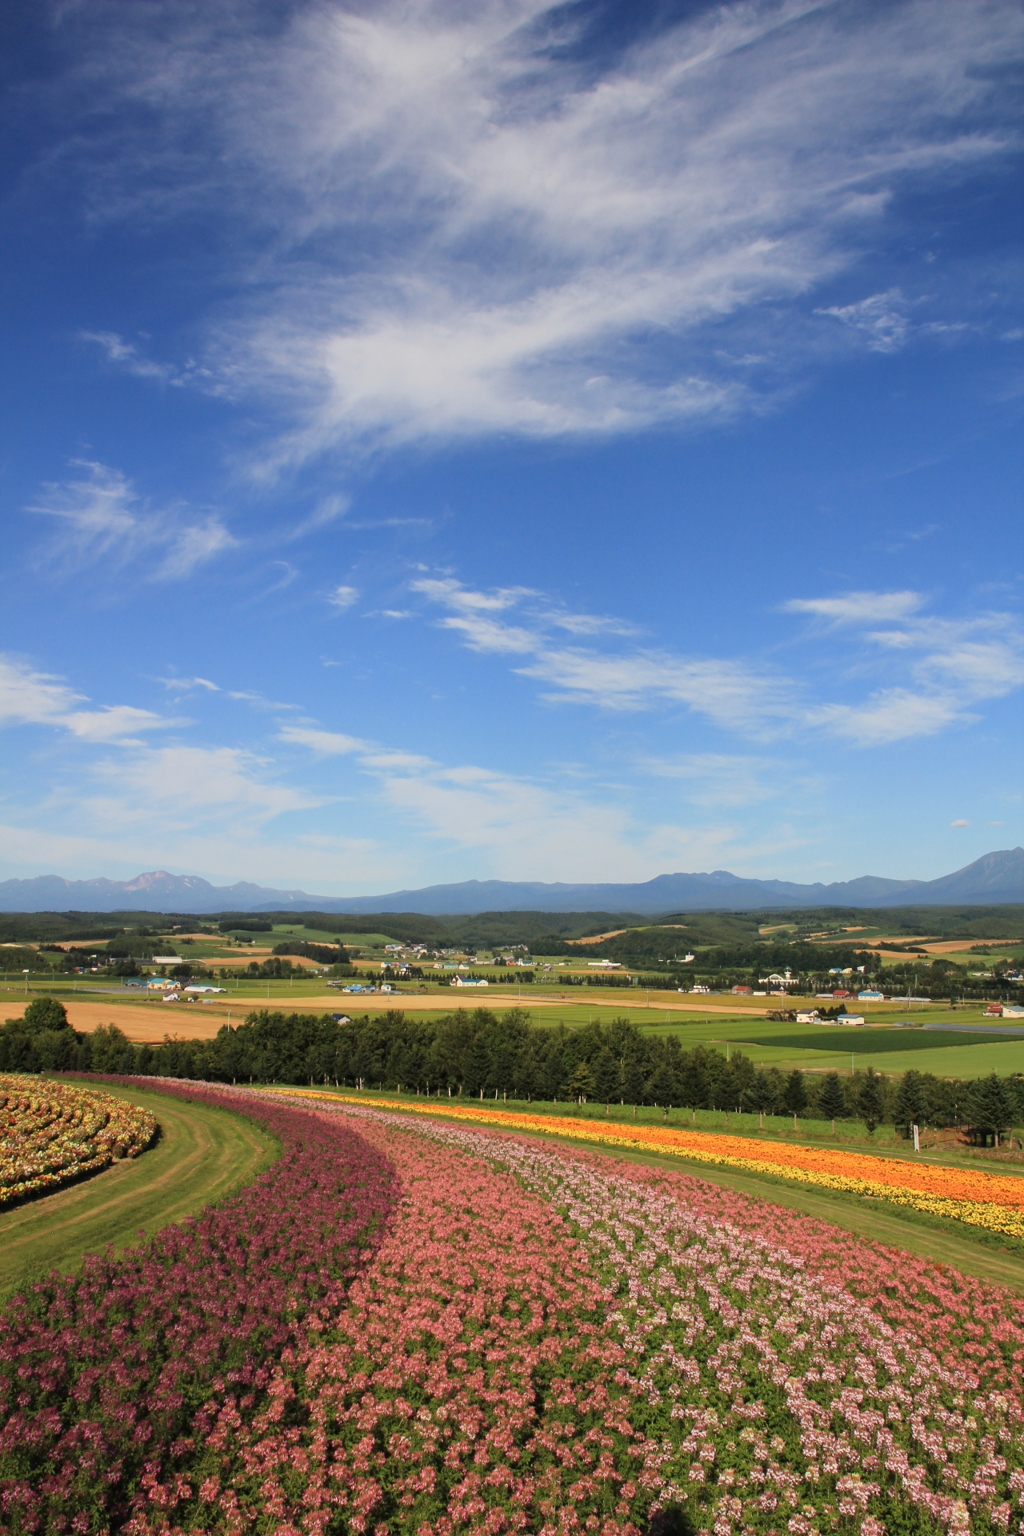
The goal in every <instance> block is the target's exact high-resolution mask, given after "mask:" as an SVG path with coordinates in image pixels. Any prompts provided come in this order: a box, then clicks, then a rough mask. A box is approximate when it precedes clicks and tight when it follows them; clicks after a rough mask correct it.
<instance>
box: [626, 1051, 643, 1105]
mask: <svg viewBox="0 0 1024 1536" xmlns="http://www.w3.org/2000/svg"><path fill="white" fill-rule="evenodd" d="M646 1087H647V1083H646V1080H645V1077H644V1069H643V1065H642V1063H641V1061H640V1058H639V1056H638V1055H636V1054H630V1055H629V1056H627V1057H626V1059H625V1061H624V1062H623V1063H622V1097H623V1098H624V1099H625V1101H626V1103H627V1104H642V1103H643V1102H644V1099H645V1097H646Z"/></svg>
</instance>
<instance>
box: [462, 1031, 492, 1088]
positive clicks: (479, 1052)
mask: <svg viewBox="0 0 1024 1536" xmlns="http://www.w3.org/2000/svg"><path fill="white" fill-rule="evenodd" d="M490 1071H491V1053H490V1051H489V1050H488V1049H487V1041H486V1040H485V1039H484V1036H483V1034H482V1033H480V1034H476V1035H474V1036H473V1039H472V1040H471V1041H470V1044H469V1049H468V1050H467V1051H466V1054H465V1056H464V1057H463V1062H462V1087H463V1092H464V1093H467V1094H469V1095H470V1097H472V1096H473V1095H474V1094H477V1093H479V1092H480V1090H481V1088H486V1087H487V1079H488V1077H489V1076H490Z"/></svg>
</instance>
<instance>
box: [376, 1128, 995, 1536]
mask: <svg viewBox="0 0 1024 1536" xmlns="http://www.w3.org/2000/svg"><path fill="white" fill-rule="evenodd" d="M356 1113H359V1111H356ZM363 1113H366V1112H363ZM417 1130H418V1131H419V1132H420V1133H421V1134H422V1135H426V1136H429V1137H430V1138H431V1139H435V1140H437V1141H440V1142H442V1143H444V1144H446V1145H450V1146H456V1147H460V1148H463V1149H465V1150H467V1151H474V1152H475V1153H476V1155H477V1156H480V1157H485V1158H488V1159H490V1160H491V1161H494V1162H498V1163H499V1164H500V1165H501V1166H503V1167H507V1168H508V1169H509V1170H510V1171H513V1172H514V1173H515V1174H516V1176H517V1177H518V1178H519V1179H520V1180H521V1181H522V1183H523V1184H524V1185H525V1186H526V1187H527V1188H528V1189H530V1190H533V1191H535V1192H537V1193H538V1194H540V1195H542V1196H543V1197H544V1198H546V1199H548V1200H550V1201H551V1202H552V1204H553V1205H554V1206H555V1208H556V1209H558V1210H559V1211H561V1212H562V1213H563V1214H564V1216H565V1218H566V1220H567V1221H568V1223H569V1226H570V1228H571V1229H572V1230H573V1231H575V1232H576V1233H577V1234H579V1236H580V1238H581V1240H582V1241H584V1242H585V1244H586V1245H587V1247H588V1248H589V1250H590V1252H591V1253H592V1255H593V1257H594V1260H595V1261H596V1264H597V1266H598V1272H599V1273H600V1274H602V1275H604V1276H606V1277H607V1279H608V1280H609V1281H610V1282H611V1283H612V1284H615V1285H617V1287H618V1288H619V1291H620V1305H619V1308H618V1311H617V1314H616V1315H615V1316H614V1318H613V1319H612V1320H611V1321H612V1322H613V1323H614V1325H615V1333H616V1334H617V1337H618V1339H619V1340H620V1341H621V1343H622V1344H623V1347H624V1348H625V1349H626V1351H627V1353H628V1355H629V1361H630V1363H629V1367H628V1374H629V1375H630V1376H632V1377H633V1379H634V1380H635V1381H636V1382H637V1383H638V1384H639V1386H640V1388H641V1390H642V1393H643V1410H642V1411H641V1412H640V1413H638V1414H635V1415H634V1417H633V1422H634V1424H635V1425H636V1427H637V1428H639V1429H641V1430H642V1431H643V1433H644V1436H645V1438H646V1440H647V1442H648V1447H651V1446H654V1447H656V1448H657V1449H656V1450H655V1452H654V1453H653V1455H652V1453H651V1451H650V1449H648V1452H647V1455H648V1461H647V1464H646V1470H645V1479H646V1480H647V1481H648V1482H651V1481H653V1482H656V1483H657V1485H658V1486H659V1488H660V1495H659V1499H660V1501H661V1502H672V1501H680V1502H686V1503H688V1504H689V1505H690V1507H691V1509H692V1510H693V1511H694V1512H695V1513H697V1514H698V1517H699V1521H700V1524H701V1525H705V1524H707V1525H709V1526H710V1528H711V1529H712V1530H713V1531H714V1532H715V1533H716V1536H726V1533H730V1532H734V1531H735V1532H769V1531H782V1530H785V1531H787V1532H790V1533H792V1536H812V1533H821V1536H825V1533H826V1532H830V1531H847V1530H848V1531H859V1532H860V1533H861V1536H882V1533H883V1532H886V1531H888V1530H900V1531H903V1530H914V1529H917V1530H921V1531H927V1530H940V1531H948V1532H951V1533H963V1536H967V1533H968V1532H973V1533H978V1536H980V1533H982V1532H986V1533H987V1532H998V1531H1005V1530H1008V1529H1009V1528H1010V1523H1011V1520H1012V1521H1013V1529H1015V1530H1024V1520H1022V1519H1021V1516H1020V1510H1021V1508H1022V1507H1024V1413H1022V1408H1021V1402H1020V1399H1019V1396H1018V1395H1017V1394H1016V1393H1012V1394H1011V1393H1009V1392H1006V1391H997V1390H992V1389H986V1388H984V1387H983V1386H982V1385H981V1383H980V1380H979V1376H978V1372H977V1370H976V1368H975V1367H976V1363H977V1362H976V1361H975V1360H972V1362H971V1364H970V1365H969V1366H968V1365H967V1363H966V1362H964V1361H962V1360H961V1361H959V1362H955V1361H953V1360H951V1359H947V1360H945V1361H944V1360H942V1359H940V1358H939V1356H938V1355H937V1354H936V1353H935V1352H934V1351H933V1350H931V1349H930V1348H928V1347H927V1345H926V1344H925V1343H924V1342H923V1340H922V1337H921V1334H922V1330H921V1328H920V1327H914V1326H912V1325H911V1326H899V1325H898V1324H897V1325H895V1326H894V1323H893V1322H891V1321H887V1320H886V1319H885V1318H884V1317H882V1316H880V1315H879V1312H878V1311H877V1310H874V1309H872V1308H871V1307H870V1306H869V1305H867V1304H866V1303H865V1302H864V1301H862V1300H859V1299H858V1298H857V1297H855V1296H854V1295H853V1294H851V1292H850V1291H849V1290H847V1289H845V1288H844V1287H841V1286H839V1285H837V1284H835V1283H834V1282H832V1283H830V1282H828V1281H826V1280H824V1279H823V1278H822V1277H821V1276H819V1275H816V1274H814V1273H813V1271H811V1270H810V1269H809V1267H808V1265H807V1264H806V1263H805V1261H804V1259H803V1258H802V1257H800V1256H799V1255H796V1254H794V1253H792V1252H790V1251H787V1250H785V1249H783V1248H780V1247H778V1246H777V1245H776V1244H774V1243H772V1242H770V1241H769V1240H768V1239H767V1238H765V1237H764V1236H762V1235H760V1234H758V1233H756V1232H754V1231H752V1230H751V1223H749V1222H748V1223H747V1225H746V1227H745V1228H741V1227H739V1226H737V1225H736V1224H734V1223H729V1222H725V1221H723V1220H721V1218H720V1217H719V1218H718V1219H712V1218H711V1217H710V1216H709V1214H708V1212H707V1211H706V1210H702V1209H700V1208H699V1207H698V1208H694V1206H693V1205H692V1204H688V1203H687V1199H686V1191H685V1190H680V1189H678V1188H676V1189H674V1190H673V1191H672V1192H671V1193H669V1192H668V1190H667V1188H665V1187H661V1186H659V1184H658V1183H657V1182H656V1180H651V1181H648V1180H646V1179H644V1178H642V1177H633V1176H630V1175H631V1174H633V1172H634V1171H633V1170H632V1169H629V1170H628V1172H615V1171H610V1169H609V1165H608V1163H607V1161H606V1160H602V1162H601V1164H600V1165H598V1163H597V1160H596V1159H595V1158H593V1157H591V1158H584V1157H580V1156H578V1155H575V1154H572V1153H568V1154H567V1153H563V1152H562V1151H561V1150H553V1149H549V1148H547V1147H542V1146H539V1145H538V1144H536V1143H529V1142H526V1141H520V1140H517V1139H516V1138H514V1137H511V1136H507V1135H503V1136H498V1137H496V1136H495V1135H494V1134H493V1133H487V1132H477V1131H467V1130H463V1129H462V1128H461V1127H459V1128H456V1127H451V1126H445V1125H442V1124H439V1123H435V1124H433V1125H429V1126H428V1125H426V1124H424V1123H423V1122H418V1124H417ZM692 1182H693V1183H698V1182H699V1181H696V1180H694V1181H692ZM960 1310H961V1311H963V1301H961V1307H960ZM918 1321H919V1320H918ZM967 1324H968V1320H967V1319H961V1331H962V1330H963V1328H964V1327H966V1326H967ZM999 1331H1000V1330H999V1329H998V1327H997V1329H996V1332H997V1333H999ZM1016 1338H1017V1340H1019V1331H1018V1333H1017V1335H1016ZM998 1342H1000V1341H998V1340H992V1341H990V1343H989V1346H988V1348H989V1350H990V1351H991V1352H993V1353H994V1355H995V1359H994V1361H993V1366H994V1367H996V1368H997V1367H998V1363H999V1359H1000V1354H999V1349H998V1348H995V1349H993V1345H996V1344H998ZM978 1348H979V1350H980V1349H981V1346H980V1344H979V1345H978ZM1015 1508H1016V1511H1017V1513H1016V1514H1014V1509H1015ZM894 1519H895V1520H896V1524H895V1525H893V1524H892V1522H893V1520H894Z"/></svg>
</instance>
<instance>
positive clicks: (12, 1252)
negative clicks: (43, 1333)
mask: <svg viewBox="0 0 1024 1536" xmlns="http://www.w3.org/2000/svg"><path fill="white" fill-rule="evenodd" d="M100 1086H102V1089H103V1092H104V1093H110V1094H115V1095H116V1096H117V1097H118V1098H122V1099H127V1100H129V1102H130V1103H132V1104H141V1105H143V1106H144V1107H145V1108H146V1109H148V1110H149V1111H150V1112H151V1113H152V1114H154V1115H155V1116H156V1118H157V1121H158V1123H159V1126H160V1136H159V1139H158V1141H157V1142H156V1143H155V1145H154V1146H153V1147H151V1148H150V1150H149V1151H148V1152H144V1153H143V1154H142V1156H141V1157H139V1158H136V1159H134V1160H132V1161H130V1162H128V1161H125V1162H121V1163H115V1164H114V1166H113V1167H112V1168H108V1169H106V1170H105V1171H104V1172H103V1173H98V1174H96V1176H95V1177H94V1178H91V1179H89V1180H87V1181H86V1182H85V1183H83V1184H76V1185H74V1186H73V1187H71V1188H70V1189H62V1190H57V1191H56V1192H55V1193H54V1194H52V1195H45V1196H43V1197H42V1198H40V1199H38V1200H33V1201H30V1202H29V1203H28V1204H26V1205H21V1206H16V1207H15V1208H14V1209H13V1210H9V1211H4V1212H3V1213H2V1214H0V1298H3V1297H5V1296H7V1295H10V1293H11V1292H12V1291H15V1290H17V1289H19V1288H20V1287H21V1286H24V1285H26V1284H28V1283H29V1282H30V1281H31V1280H32V1279H33V1278H34V1277H36V1276H38V1275H40V1274H45V1273H47V1272H48V1271H49V1270H51V1269H59V1270H61V1271H65V1272H66V1271H68V1270H72V1269H74V1268H76V1266H77V1265H78V1264H79V1263H80V1262H81V1260H82V1258H83V1257H84V1256H85V1255H86V1254H87V1253H102V1252H103V1251H104V1249H105V1248H106V1247H107V1246H108V1244H110V1245H113V1247H114V1248H115V1249H119V1248H127V1247H130V1246H131V1245H132V1244H134V1243H136V1242H138V1241H139V1233H140V1230H141V1231H144V1232H146V1233H148V1234H152V1233H154V1232H156V1231H158V1230H159V1228H161V1227H165V1226H167V1225H169V1224H170V1223H171V1222H174V1221H181V1220H182V1219H183V1218H184V1217H186V1216H193V1215H195V1214H196V1213H197V1212H198V1211H201V1210H202V1209H203V1208H204V1206H207V1205H211V1204H213V1203H214V1202H215V1201H217V1200H223V1199H224V1198H225V1197H226V1196H227V1195H229V1194H231V1193H232V1192H233V1191H234V1190H236V1189H238V1188H240V1187H241V1186H242V1185H244V1184H248V1183H251V1182H252V1180H253V1179H254V1178H255V1177H256V1176H257V1174H258V1173H260V1172H261V1170H262V1169H264V1168H266V1167H268V1166H269V1165H270V1163H272V1162H273V1161H274V1159H275V1158H276V1156H277V1153H278V1147H277V1143H276V1141H275V1140H274V1138H273V1137H272V1136H270V1135H269V1134H268V1133H267V1132H266V1131H265V1130H263V1129H262V1128H261V1127H259V1126H257V1125H255V1124H254V1123H253V1122H252V1121H251V1120H248V1119H246V1118H244V1117H243V1116H241V1115H233V1114H230V1113H229V1112H227V1111H225V1110H222V1109H212V1108H210V1107H209V1106H208V1105H205V1104H189V1103H186V1102H184V1101H183V1100H181V1099H175V1098H170V1097H169V1096H168V1095H166V1094H160V1093H156V1092H149V1091H148V1090H138V1089H134V1088H133V1089H129V1088H121V1087H117V1086H115V1085H113V1084H110V1083H103V1084H102V1085H100V1084H97V1087H100Z"/></svg>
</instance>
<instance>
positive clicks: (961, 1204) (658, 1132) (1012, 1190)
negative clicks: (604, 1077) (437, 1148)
mask: <svg viewBox="0 0 1024 1536" xmlns="http://www.w3.org/2000/svg"><path fill="white" fill-rule="evenodd" d="M268 1091H269V1092H275V1091H276V1092H289V1093H290V1092H292V1090H287V1089H280V1090H273V1089H271V1090H268ZM296 1091H298V1092H303V1091H305V1092H306V1093H307V1094H310V1095H311V1096H317V1092H318V1091H317V1090H316V1089H314V1090H312V1091H311V1090H308V1089H307V1090H296ZM320 1096H321V1097H323V1095H320ZM333 1097H334V1098H336V1099H337V1100H338V1101H339V1102H345V1103H349V1104H365V1103H366V1102H367V1101H366V1099H365V1098H360V1097H358V1096H356V1095H340V1094H336V1095H333ZM373 1102H374V1103H375V1104H377V1105H378V1106H379V1107H380V1108H382V1109H394V1110H402V1111H403V1112H404V1113H406V1114H414V1115H432V1114H433V1115H436V1114H438V1112H439V1109H438V1106H437V1105H433V1106H432V1105H431V1104H430V1103H429V1102H427V1103H424V1104H409V1103H405V1102H400V1101H398V1100H394V1101H392V1100H387V1099H377V1100H374V1101H373ZM443 1113H444V1114H445V1116H447V1117H449V1118H451V1119H455V1120H463V1121H472V1122H474V1123H477V1124H485V1125H493V1126H495V1127H497V1128H499V1129H505V1130H511V1131H516V1130H520V1131H530V1132H537V1131H541V1132H547V1134H548V1135H553V1136H564V1137H568V1138H569V1139H571V1140H574V1141H583V1142H588V1141H589V1142H595V1143H601V1144H603V1145H605V1146H610V1147H626V1148H632V1149H635V1150H638V1151H642V1152H658V1153H661V1154H668V1155H669V1156H675V1157H685V1158H687V1159H688V1160H689V1161H691V1162H697V1163H710V1164H715V1165H717V1166H718V1167H722V1168H734V1169H736V1170H737V1172H748V1173H767V1174H772V1175H774V1176H776V1177H780V1178H785V1179H792V1180H794V1181H795V1182H797V1183H800V1184H811V1185H817V1186H818V1187H819V1188H822V1189H834V1190H837V1191H841V1192H843V1193H846V1194H854V1195H870V1196H872V1197H873V1198H874V1199H876V1200H886V1201H888V1202H889V1203H891V1204H894V1205H908V1206H912V1207H913V1208H914V1209H915V1210H919V1211H924V1212H926V1213H928V1214H930V1215H933V1216H943V1217H946V1218H949V1219H953V1220H956V1221H962V1222H966V1223H967V1225H968V1226H974V1227H981V1228H983V1229H984V1230H985V1231H988V1232H996V1233H1004V1234H1005V1235H1006V1236H1008V1237H1014V1238H1019V1239H1024V1178H1022V1177H1015V1176H1014V1175H1012V1174H995V1173H988V1172H986V1171H984V1170H983V1169H980V1168H979V1169H975V1168H946V1167H941V1166H937V1165H935V1164H921V1163H910V1162H905V1161H903V1160H901V1159H900V1158H894V1157H875V1156H871V1155H869V1154H866V1153H861V1152H844V1151H842V1150H841V1149H840V1148H838V1147H836V1148H824V1147H801V1146H788V1145H779V1144H777V1143H775V1142H769V1141H758V1140H756V1139H753V1138H748V1137H745V1136H728V1135H724V1134H720V1133H717V1132H714V1131H686V1130H681V1129H677V1128H676V1127H674V1126H653V1125H652V1126H631V1125H620V1124H617V1123H616V1122H615V1121H606V1122H605V1123H603V1124H601V1123H597V1122H595V1121H593V1120H579V1119H575V1118H573V1117H572V1116H568V1115H566V1116H561V1115H531V1114H524V1113H521V1112H519V1111H512V1110H500V1109H486V1108H484V1107H482V1106H481V1108H479V1109H476V1108H474V1107H473V1106H472V1105H467V1104H452V1105H447V1104H446V1105H445V1106H444V1109H443Z"/></svg>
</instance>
